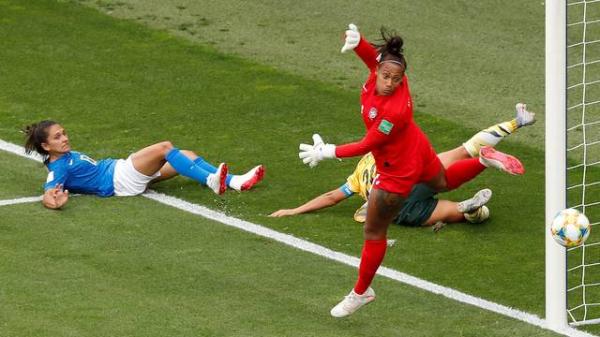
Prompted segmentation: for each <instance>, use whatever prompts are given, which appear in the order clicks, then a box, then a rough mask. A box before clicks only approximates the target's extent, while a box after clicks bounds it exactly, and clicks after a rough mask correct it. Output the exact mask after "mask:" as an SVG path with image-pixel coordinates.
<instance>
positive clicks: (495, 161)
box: [479, 146, 525, 175]
mask: <svg viewBox="0 0 600 337" xmlns="http://www.w3.org/2000/svg"><path fill="white" fill-rule="evenodd" d="M479 162H480V163H481V164H483V165H484V166H486V167H495V168H497V169H499V170H501V171H504V172H506V173H509V174H512V175H522V174H523V173H525V167H523V164H521V162H520V161H519V159H517V158H516V157H513V156H511V155H509V154H505V153H502V152H500V151H497V150H496V149H494V148H493V147H491V146H483V147H482V148H481V149H480V150H479Z"/></svg>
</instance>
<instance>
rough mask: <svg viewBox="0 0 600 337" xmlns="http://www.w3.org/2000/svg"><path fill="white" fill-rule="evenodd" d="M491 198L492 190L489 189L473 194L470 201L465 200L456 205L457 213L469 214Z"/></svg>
mask: <svg viewBox="0 0 600 337" xmlns="http://www.w3.org/2000/svg"><path fill="white" fill-rule="evenodd" d="M491 198H492V190H490V189H489V188H486V189H483V190H480V191H479V192H477V193H475V195H474V196H473V197H472V198H471V199H467V200H464V201H461V202H459V203H458V206H457V207H458V211H459V212H461V213H470V212H472V211H474V210H476V209H478V208H479V207H481V206H483V205H485V204H487V203H488V201H490V199H491Z"/></svg>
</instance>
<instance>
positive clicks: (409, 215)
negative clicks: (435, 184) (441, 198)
mask: <svg viewBox="0 0 600 337" xmlns="http://www.w3.org/2000/svg"><path fill="white" fill-rule="evenodd" d="M436 194H437V193H436V192H435V191H434V190H433V189H431V188H430V187H429V186H427V185H425V184H417V185H415V186H414V187H413V189H412V190H411V191H410V194H409V196H408V199H406V202H405V203H404V206H403V207H402V209H401V210H400V213H399V214H398V216H397V217H396V218H395V219H394V221H393V223H395V224H397V225H401V226H410V227H420V226H421V225H423V224H424V223H425V221H427V219H429V217H430V216H431V214H432V213H433V211H434V210H435V206H437V203H438V200H437V199H436V198H434V196H435V195H436Z"/></svg>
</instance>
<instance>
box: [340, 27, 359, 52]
mask: <svg viewBox="0 0 600 337" xmlns="http://www.w3.org/2000/svg"><path fill="white" fill-rule="evenodd" d="M359 42H360V33H359V32H358V27H356V25H355V24H353V23H351V24H349V25H348V30H347V31H346V41H345V43H344V46H343V47H342V53H345V52H347V51H348V50H353V49H354V48H356V46H358V43H359Z"/></svg>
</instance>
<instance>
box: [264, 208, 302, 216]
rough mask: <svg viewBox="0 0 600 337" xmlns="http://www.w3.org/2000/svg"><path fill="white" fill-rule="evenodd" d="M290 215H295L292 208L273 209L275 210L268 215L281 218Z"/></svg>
mask: <svg viewBox="0 0 600 337" xmlns="http://www.w3.org/2000/svg"><path fill="white" fill-rule="evenodd" d="M290 215H296V212H294V210H293V209H280V210H278V211H275V212H273V213H271V214H269V216H270V217H272V218H281V217H283V216H290Z"/></svg>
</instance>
